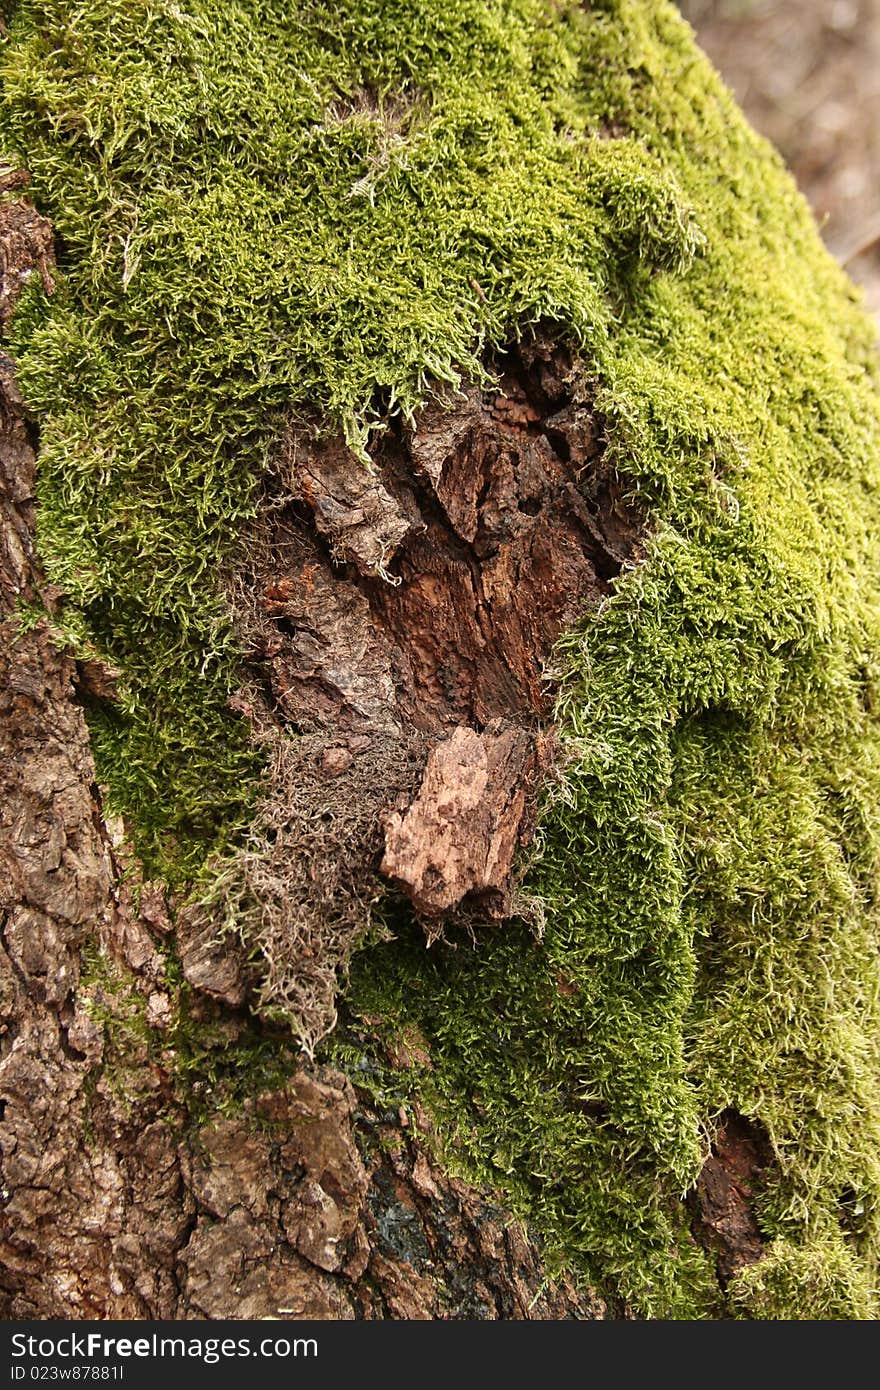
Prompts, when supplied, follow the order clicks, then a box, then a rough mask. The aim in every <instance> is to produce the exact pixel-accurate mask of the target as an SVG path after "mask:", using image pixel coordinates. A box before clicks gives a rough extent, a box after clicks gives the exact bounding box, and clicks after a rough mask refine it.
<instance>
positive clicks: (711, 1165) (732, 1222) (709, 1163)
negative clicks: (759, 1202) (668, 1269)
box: [690, 1110, 773, 1288]
mask: <svg viewBox="0 0 880 1390" xmlns="http://www.w3.org/2000/svg"><path fill="white" fill-rule="evenodd" d="M772 1162H773V1156H772V1150H771V1148H770V1142H769V1139H768V1137H767V1134H766V1131H765V1130H764V1129H763V1128H762V1126H761V1125H760V1124H759V1123H757V1122H756V1121H754V1120H749V1119H746V1118H745V1116H743V1115H739V1114H737V1112H736V1111H735V1110H726V1111H725V1112H724V1114H723V1115H722V1116H721V1121H720V1123H719V1126H718V1130H717V1131H716V1134H715V1138H714V1140H713V1143H712V1152H711V1154H710V1156H709V1158H707V1160H706V1162H705V1163H704V1165H703V1169H702V1172H701V1173H700V1176H699V1178H698V1179H697V1185H696V1188H695V1190H694V1192H693V1194H692V1195H691V1198H690V1206H691V1213H692V1224H693V1230H694V1234H695V1235H696V1237H697V1239H698V1240H699V1241H700V1243H701V1244H702V1245H704V1246H706V1247H708V1249H710V1250H711V1251H712V1252H713V1253H714V1255H715V1261H716V1268H717V1271H718V1282H719V1283H720V1285H721V1287H722V1288H726V1287H727V1285H728V1284H729V1282H730V1280H731V1279H732V1278H733V1277H734V1276H735V1275H736V1274H738V1273H739V1272H740V1270H743V1269H746V1268H747V1267H748V1266H749V1265H753V1264H756V1263H757V1261H758V1260H760V1258H761V1256H762V1254H763V1250H764V1243H765V1242H764V1236H763V1234H762V1232H761V1228H760V1226H759V1224H758V1220H757V1217H756V1215H755V1211H754V1200H755V1197H756V1195H757V1194H758V1193H759V1192H760V1189H761V1186H762V1181H763V1174H764V1171H765V1170H766V1168H767V1167H768V1165H769V1164H770V1163H772Z"/></svg>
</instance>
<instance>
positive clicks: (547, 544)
mask: <svg viewBox="0 0 880 1390" xmlns="http://www.w3.org/2000/svg"><path fill="white" fill-rule="evenodd" d="M491 365H492V366H493V368H494V370H495V374H496V378H497V385H494V386H492V387H487V388H485V389H482V388H480V387H479V386H477V385H470V386H468V387H466V388H465V389H463V390H462V391H461V392H459V393H457V394H454V393H453V394H448V395H447V396H446V398H445V399H441V400H438V401H437V402H435V403H434V404H433V405H431V406H429V407H428V408H426V409H425V410H424V411H423V412H422V413H421V415H420V416H419V418H418V420H417V422H416V423H415V424H414V425H413V426H410V427H403V426H399V425H398V426H397V427H395V428H389V430H388V431H387V432H386V433H385V434H384V435H381V436H380V437H379V439H378V442H376V443H375V445H374V446H373V452H372V456H371V460H370V466H369V468H368V467H367V466H366V465H365V463H364V461H363V460H362V459H360V458H358V457H357V456H356V455H355V454H354V453H353V452H352V451H351V450H350V449H348V448H347V447H346V446H345V444H344V443H343V442H342V441H341V440H340V439H338V438H334V439H329V440H328V439H325V438H321V437H320V436H318V435H316V433H315V431H314V430H313V429H310V428H307V427H306V426H304V425H303V424H302V423H300V424H299V425H297V426H292V427H291V429H290V431H289V433H288V437H287V440H286V442H285V446H284V448H283V449H282V450H281V452H280V455H279V457H278V459H277V460H276V470H275V477H274V479H273V480H272V482H271V483H270V485H269V493H268V496H267V497H266V505H265V507H264V508H263V509H262V512H261V515H260V518H259V521H258V523H257V525H256V527H255V529H254V532H253V534H252V536H251V537H250V540H249V543H248V545H247V546H246V560H245V564H244V566H243V568H242V570H241V572H240V573H239V574H238V575H237V576H236V577H235V581H234V584H233V602H234V605H235V607H236V608H237V610H238V613H239V618H240V626H241V631H242V638H243V641H244V644H245V647H246V649H247V650H248V652H249V656H250V664H251V670H252V673H253V681H252V685H251V688H250V689H249V690H248V691H247V692H246V693H245V695H243V696H242V697H239V698H237V700H236V707H237V708H238V709H239V710H240V711H241V712H243V713H244V714H246V715H247V716H248V717H250V718H251V719H252V720H253V722H254V725H255V728H256V729H257V731H258V735H259V737H261V738H262V739H263V741H264V742H265V744H266V745H267V747H268V749H269V758H268V761H269V768H270V771H269V777H268V783H269V791H268V794H267V798H266V802H265V804H264V807H263V810H262V812H261V814H260V815H258V817H257V819H256V821H255V825H254V831H253V835H252V838H251V843H250V845H249V847H248V850H247V852H246V853H245V854H243V855H242V856H240V858H239V862H238V864H237V865H236V866H233V867H232V868H231V870H230V873H229V875H228V878H227V880H226V889H224V891H228V892H229V894H230V895H231V896H233V897H235V898H236V904H235V916H236V917H237V918H238V920H240V921H242V920H248V921H249V922H250V927H249V930H248V934H249V936H250V937H251V938H252V939H253V940H255V941H256V942H258V943H259V945H260V947H261V949H262V950H263V953H264V955H265V957H266V959H267V961H268V970H267V974H266V977H265V980H264V983H263V994H262V997H263V1000H264V1002H268V1003H270V1004H281V1005H283V1006H284V1007H285V1008H287V1009H288V1010H289V1011H290V1012H291V1013H292V1014H293V1016H294V1017H295V1018H296V1019H297V1021H298V1024H299V1027H300V1031H301V1035H302V1037H303V1039H304V1040H305V1041H306V1043H307V1045H312V1044H313V1043H314V1041H315V1040H316V1039H317V1038H319V1037H320V1036H321V1035H322V1034H323V1033H325V1032H326V1031H327V1030H328V1029H329V1028H330V1027H331V1026H332V1023H333V1020H334V1017H335V1015H334V1010H333V1000H334V996H335V992H336V987H337V977H338V974H339V972H340V971H344V969H345V966H346V963H347V961H348V958H349V956H350V953H351V950H352V947H353V945H354V944H355V943H356V941H357V940H358V938H359V936H360V935H361V934H362V933H363V931H364V930H365V928H366V926H367V924H368V922H369V913H370V905H371V903H373V902H374V901H375V900H376V899H377V898H378V897H379V896H380V895H381V893H382V892H383V891H386V890H387V886H388V881H390V882H391V883H392V884H393V885H394V887H395V888H397V889H398V890H400V891H401V892H402V893H403V894H404V895H405V896H406V897H408V898H409V899H410V901H411V902H412V904H413V905H414V907H415V909H416V912H417V914H418V915H419V916H420V918H421V919H422V922H423V925H424V927H425V930H426V933H427V935H428V937H429V939H432V938H434V937H435V936H437V935H438V934H439V933H440V932H441V931H442V930H443V922H444V920H449V919H454V918H458V919H459V920H463V921H467V922H468V923H471V922H473V921H474V919H482V920H484V921H485V920H487V919H495V920H501V919H503V918H504V917H509V916H510V915H511V914H512V912H514V911H515V909H516V907H517V905H518V898H517V874H518V869H519V867H520V865H521V864H522V862H523V851H524V850H526V849H527V847H528V844H529V842H530V840H531V838H532V835H533V832H534V825H535V811H536V804H537V792H538V789H539V787H540V783H541V780H542V777H543V776H545V775H546V773H547V771H548V769H549V768H550V766H551V764H552V761H553V753H554V739H553V732H552V726H551V725H550V723H549V718H550V711H551V708H552V701H553V693H554V686H553V681H552V679H551V678H550V674H549V663H550V660H551V657H552V650H553V646H554V643H555V641H556V639H557V637H558V636H559V634H560V632H561V631H562V630H563V628H564V627H565V626H567V625H569V624H571V623H572V622H573V621H574V620H575V619H576V618H577V616H578V615H579V614H581V613H582V612H583V611H584V609H585V608H587V607H589V606H590V605H595V604H596V603H598V602H600V601H601V600H602V599H603V598H604V597H606V596H607V595H608V594H609V593H610V592H611V587H612V582H613V580H614V578H615V576H616V575H618V574H619V573H620V570H621V568H622V567H623V566H624V565H625V564H632V563H635V562H636V561H637V560H638V558H639V556H640V554H641V549H640V541H641V536H642V534H643V530H644V521H643V518H642V517H641V515H640V513H639V511H638V509H637V508H636V507H635V506H634V504H633V503H632V502H631V501H630V500H629V499H628V498H627V496H626V494H625V492H624V490H623V488H622V486H621V484H620V482H619V481H618V480H617V478H616V476H615V474H614V472H613V470H612V469H611V468H610V467H609V465H608V463H607V461H606V459H605V457H604V433H603V422H602V420H601V418H600V417H599V416H598V415H597V413H596V411H595V410H594V409H593V407H592V404H591V402H590V399H589V393H588V389H587V384H586V382H585V380H584V378H583V376H582V374H581V373H580V372H579V370H578V368H577V367H576V365H575V364H574V363H573V362H572V360H571V359H570V357H569V356H568V354H567V353H566V351H565V350H564V349H562V348H560V347H559V346H558V345H556V344H554V343H553V342H552V341H551V340H549V339H545V338H542V337H541V336H540V335H539V336H537V337H536V338H535V339H534V340H533V341H531V342H529V343H525V344H520V345H518V346H517V347H516V348H513V349H511V351H510V352H508V353H507V354H505V355H504V356H502V357H501V358H500V359H498V360H497V361H495V362H494V363H492V364H491ZM291 731H292V732H295V733H296V734H298V735H299V736H300V741H299V745H298V752H297V753H296V755H293V754H292V753H291V751H290V740H289V738H288V734H289V732H291ZM353 807H357V808H360V814H359V815H354V814H353V813H352V808H353ZM285 808H286V809H285ZM319 820H321V822H322V828H321V833H320V835H316V833H315V826H316V824H317V822H318V821H319ZM341 863H344V865H345V870H344V872H342V871H341V870H340V864H341ZM316 884H320V885H321V888H320V889H319V890H318V891H317V892H316V887H315V885H316Z"/></svg>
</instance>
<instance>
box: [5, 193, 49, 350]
mask: <svg viewBox="0 0 880 1390" xmlns="http://www.w3.org/2000/svg"><path fill="white" fill-rule="evenodd" d="M28 182H29V178H28V175H27V174H26V173H25V172H24V171H23V170H11V169H0V332H2V331H3V330H5V328H6V325H7V323H8V322H9V319H10V317H11V315H12V311H13V309H14V308H15V303H16V300H17V299H18V297H19V295H20V294H21V292H22V290H23V289H24V288H25V286H26V285H27V283H28V281H29V280H30V279H31V277H32V276H33V275H34V274H38V275H39V276H40V279H41V280H42V283H43V288H44V290H45V291H46V293H47V294H51V293H52V291H53V290H54V288H55V282H54V280H53V279H52V268H53V267H54V264H55V252H54V247H53V242H52V228H51V227H50V225H49V223H48V222H47V221H46V219H45V217H41V216H40V214H39V213H38V212H37V210H36V208H35V207H33V205H32V204H31V203H30V202H28V201H27V200H26V199H18V198H17V199H16V200H15V201H6V202H4V201H3V195H4V194H6V193H9V192H10V191H11V190H13V189H15V190H18V189H19V188H23V187H25V186H26V185H27V183H28Z"/></svg>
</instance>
